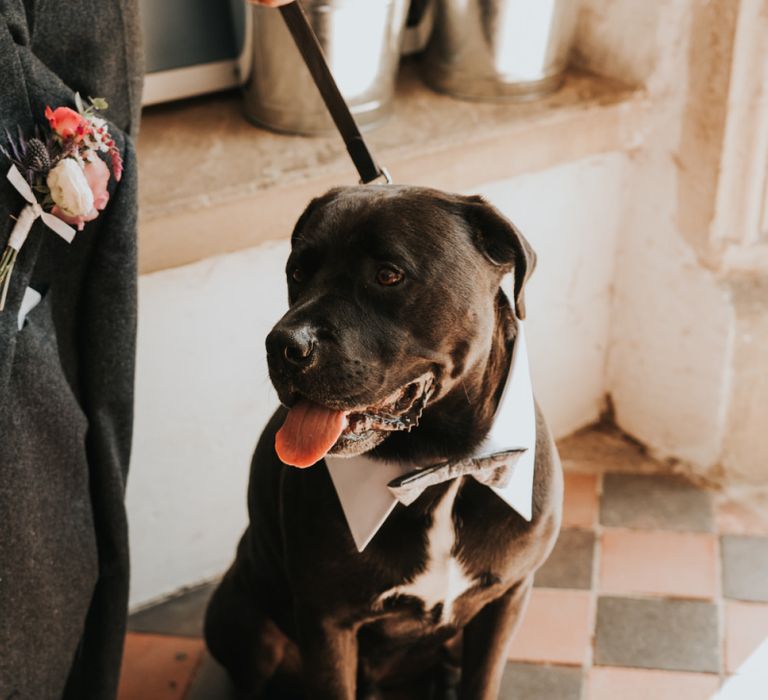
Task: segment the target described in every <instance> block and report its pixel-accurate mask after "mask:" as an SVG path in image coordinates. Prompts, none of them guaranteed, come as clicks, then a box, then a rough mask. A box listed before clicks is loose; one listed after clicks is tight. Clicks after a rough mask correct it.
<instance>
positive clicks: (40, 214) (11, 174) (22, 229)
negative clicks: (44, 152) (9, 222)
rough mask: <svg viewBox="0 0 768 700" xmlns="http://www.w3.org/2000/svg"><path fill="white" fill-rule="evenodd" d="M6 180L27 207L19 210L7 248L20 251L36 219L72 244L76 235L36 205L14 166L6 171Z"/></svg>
mask: <svg viewBox="0 0 768 700" xmlns="http://www.w3.org/2000/svg"><path fill="white" fill-rule="evenodd" d="M8 180H9V182H10V183H11V184H12V185H13V186H14V188H15V189H16V191H17V192H18V193H19V194H20V195H21V196H22V197H24V199H26V200H27V202H28V204H27V206H26V207H24V209H22V210H21V213H20V214H19V216H18V218H17V219H16V225H15V226H14V227H13V231H11V237H10V239H9V240H8V247H9V248H13V249H14V250H15V251H17V252H18V251H19V250H21V246H23V245H24V243H25V241H26V240H27V236H28V235H29V231H30V229H31V228H32V224H34V223H35V221H36V220H37V219H42V220H43V223H44V224H45V225H46V226H47V227H48V228H49V229H51V230H52V231H53V232H54V233H57V234H58V235H59V236H61V237H62V238H63V239H64V240H65V241H66V242H67V243H72V239H73V238H74V237H75V233H77V232H76V231H75V229H73V228H72V227H71V226H70V225H69V224H66V223H64V222H63V221H62V220H61V219H59V218H58V217H56V216H54V215H53V214H48V213H47V212H44V211H43V208H42V207H41V206H40V204H39V203H38V201H37V198H36V197H35V193H34V192H32V188H31V187H30V186H29V183H28V182H27V181H26V180H25V179H24V177H23V175H22V174H21V173H20V172H19V169H18V168H17V167H16V166H15V165H12V166H11V169H10V170H9V171H8Z"/></svg>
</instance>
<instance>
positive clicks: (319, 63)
mask: <svg viewBox="0 0 768 700" xmlns="http://www.w3.org/2000/svg"><path fill="white" fill-rule="evenodd" d="M280 12H281V13H282V15H283V20H285V24H286V25H287V27H288V31H290V33H291V36H292V37H293V40H294V42H295V43H296V47H297V48H298V49H299V52H300V53H301V57H302V58H303V59H304V63H305V64H306V66H307V68H308V69H309V72H310V74H311V75H312V80H314V81H315V85H317V89H318V90H319V91H320V95H321V96H322V98H323V102H325V106H326V107H327V108H328V112H329V113H330V115H331V118H332V119H333V123H334V124H335V125H336V128H337V129H338V131H339V134H341V138H342V139H344V143H345V144H346V146H347V152H348V153H349V157H350V158H352V162H353V163H354V164H355V168H357V172H358V173H359V174H360V183H361V184H363V185H367V184H368V183H370V182H374V181H375V180H378V179H381V178H383V179H384V180H385V181H386V182H387V183H390V182H392V178H391V177H390V175H389V173H388V172H387V169H386V168H383V167H381V166H379V165H378V164H377V163H376V161H375V159H374V157H373V155H372V154H371V151H370V150H369V149H368V146H367V145H366V143H365V140H364V139H363V135H362V134H361V133H360V129H359V128H358V126H357V122H356V121H355V118H354V117H353V116H352V112H350V110H349V106H348V105H347V103H346V101H345V100H344V97H343V96H342V94H341V91H340V90H339V86H338V85H337V84H336V80H335V79H334V77H333V73H331V69H330V68H329V67H328V62H327V61H326V60H325V56H324V55H323V49H322V48H321V46H320V42H319V41H318V40H317V36H316V35H315V32H314V31H313V29H312V27H311V26H310V24H309V20H308V19H307V16H306V15H305V14H304V10H303V9H302V7H301V5H300V4H299V2H298V0H294V2H291V3H289V4H287V5H283V6H281V7H280Z"/></svg>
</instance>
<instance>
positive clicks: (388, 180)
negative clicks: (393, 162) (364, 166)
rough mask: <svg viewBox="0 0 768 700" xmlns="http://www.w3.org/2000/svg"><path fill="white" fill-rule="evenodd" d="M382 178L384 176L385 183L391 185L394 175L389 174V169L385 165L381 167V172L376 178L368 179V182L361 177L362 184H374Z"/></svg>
mask: <svg viewBox="0 0 768 700" xmlns="http://www.w3.org/2000/svg"><path fill="white" fill-rule="evenodd" d="M381 178H384V183H385V184H387V185H391V184H392V176H391V175H390V174H389V170H387V169H386V168H383V167H382V168H379V174H378V175H377V176H376V177H375V178H373V180H368V182H366V181H365V180H363V179H362V178H360V184H361V185H372V184H373V183H375V182H376V181H377V180H381Z"/></svg>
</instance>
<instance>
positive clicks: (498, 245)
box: [463, 195, 536, 320]
mask: <svg viewBox="0 0 768 700" xmlns="http://www.w3.org/2000/svg"><path fill="white" fill-rule="evenodd" d="M463 200H464V217H465V219H466V220H467V222H468V223H469V228H470V231H471V232H472V237H473V240H474V242H475V245H476V246H477V248H478V249H479V250H480V252H482V253H483V255H485V257H486V258H488V260H490V261H491V262H492V263H493V264H494V265H496V266H498V267H500V268H501V270H502V272H504V273H507V272H510V271H512V270H514V275H515V311H516V312H517V317H518V318H519V319H521V320H522V319H524V318H525V294H524V291H525V283H526V282H527V281H528V278H529V277H530V276H531V274H532V273H533V270H534V268H535V267H536V253H534V252H533V248H531V244H530V243H528V241H527V240H525V237H524V236H523V234H522V233H520V231H519V230H518V228H517V226H515V225H514V224H513V223H512V222H511V221H510V220H509V219H507V217H506V216H504V215H503V214H502V213H501V212H500V211H499V210H498V209H496V208H495V207H494V206H492V205H490V204H489V203H488V202H486V201H485V200H484V199H483V198H482V197H479V196H477V195H475V196H472V197H464V198H463Z"/></svg>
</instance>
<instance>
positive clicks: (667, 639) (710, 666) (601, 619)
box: [595, 596, 720, 673]
mask: <svg viewBox="0 0 768 700" xmlns="http://www.w3.org/2000/svg"><path fill="white" fill-rule="evenodd" d="M595 663H596V664H598V665H601V666H633V667H637V668H658V669H665V670H669V671H701V672H709V673H718V672H719V671H720V649H719V645H718V627H717V608H716V607H715V606H714V605H713V604H712V603H705V602H701V601H693V600H664V599H647V598H617V597H610V596H604V597H601V598H600V599H599V600H598V604H597V628H596V637H595Z"/></svg>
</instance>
